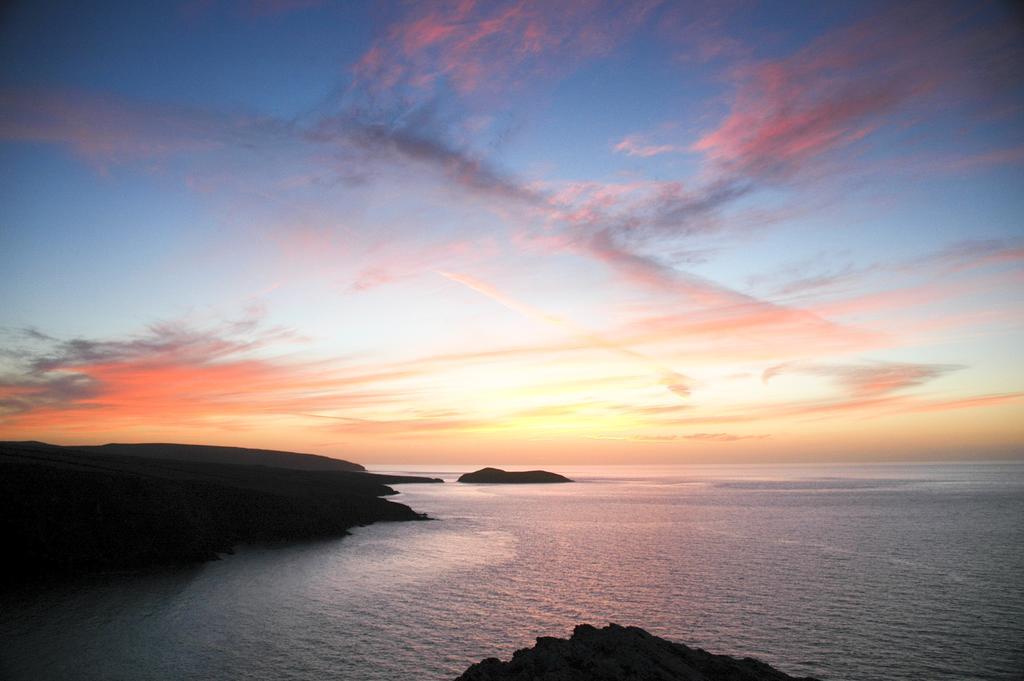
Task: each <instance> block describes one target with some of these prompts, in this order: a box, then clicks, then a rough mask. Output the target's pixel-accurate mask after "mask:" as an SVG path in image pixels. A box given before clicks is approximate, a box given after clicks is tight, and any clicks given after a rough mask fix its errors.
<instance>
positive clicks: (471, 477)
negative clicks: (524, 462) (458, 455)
mask: <svg viewBox="0 0 1024 681" xmlns="http://www.w3.org/2000/svg"><path fill="white" fill-rule="evenodd" d="M459 482H486V483H535V482H572V480H570V479H569V478H567V477H565V476H564V475H559V474H558V473H549V472H548V471H503V470H501V469H500V468H481V469H480V470H478V471H474V472H472V473H466V474H465V475H461V476H459Z"/></svg>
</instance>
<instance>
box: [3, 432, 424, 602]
mask: <svg viewBox="0 0 1024 681" xmlns="http://www.w3.org/2000/svg"><path fill="white" fill-rule="evenodd" d="M399 482H433V480H430V479H427V478H402V477H398V476H375V475H373V474H370V473H360V472H350V471H338V470H333V471H332V470H315V471H311V470H295V469H290V468H281V467H269V466H249V465H240V464H227V463H209V462H199V461H178V460H170V459H154V458H148V457H138V456H132V455H117V456H112V455H101V454H96V453H95V450H93V449H84V450H83V449H78V448H72V447H57V446H53V445H43V444H41V443H0V541H2V542H3V545H4V549H5V550H4V553H5V555H6V556H7V558H6V559H5V564H6V569H7V572H8V574H9V575H12V576H13V577H14V582H17V581H23V580H26V579H31V578H34V577H45V576H48V575H57V574H79V573H84V572H94V571H110V570H130V569H137V568H144V567H149V566H156V565H169V564H181V563H192V562H200V561H205V560H211V559H215V558H216V557H217V554H218V553H225V552H230V551H231V549H232V547H233V546H234V545H236V544H240V543H252V542H266V541H284V540H294V539H307V538H314V537H331V536H342V535H344V534H346V533H347V532H348V530H349V529H351V528H352V527H356V526H359V525H366V524H369V523H373V522H377V521H385V520H418V519H422V518H423V517H424V516H422V515H421V514H419V513H416V512H415V511H413V510H412V509H410V508H409V507H408V506H405V505H404V504H399V503H395V502H392V501H389V500H387V499H383V498H381V497H383V496H387V495H391V494H395V492H394V490H392V489H391V488H390V487H388V486H387V484H385V483H399ZM438 482H439V481H438Z"/></svg>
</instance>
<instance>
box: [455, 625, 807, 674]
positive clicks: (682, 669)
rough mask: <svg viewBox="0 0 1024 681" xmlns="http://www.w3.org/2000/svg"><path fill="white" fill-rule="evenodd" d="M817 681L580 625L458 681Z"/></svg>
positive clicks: (638, 633) (629, 632)
mask: <svg viewBox="0 0 1024 681" xmlns="http://www.w3.org/2000/svg"><path fill="white" fill-rule="evenodd" d="M535 679H544V681H815V680H814V679H812V678H810V677H803V678H800V679H798V678H797V677H793V676H789V675H788V674H784V673H782V672H780V671H779V670H777V669H775V668H773V667H771V666H769V665H767V664H765V663H764V662H760V661H758V660H755V659H753V658H749V657H748V658H744V659H738V658H735V657H729V656H728V655H713V654H711V653H709V652H707V651H705V650H702V649H700V648H690V647H688V646H685V645H683V644H681V643H673V642H672V641H667V640H665V639H663V638H658V637H657V636H654V635H652V634H649V633H647V632H646V631H644V630H643V629H640V628H638V627H620V626H619V625H617V624H609V625H608V626H607V627H605V628H604V629H596V628H595V627H592V626H590V625H589V624H581V625H579V626H578V627H576V629H575V630H574V631H573V633H572V638H570V639H564V638H553V637H548V636H545V637H541V638H538V639H537V645H535V646H534V647H533V648H524V649H523V650H517V651H516V652H515V653H514V654H513V655H512V659H511V660H509V661H508V662H502V661H501V660H499V659H497V658H494V657H491V658H488V659H486V660H483V661H482V662H478V663H477V664H474V665H473V666H471V667H470V668H469V669H467V670H466V671H465V672H464V673H463V674H462V676H460V677H459V678H458V679H456V681H534V680H535Z"/></svg>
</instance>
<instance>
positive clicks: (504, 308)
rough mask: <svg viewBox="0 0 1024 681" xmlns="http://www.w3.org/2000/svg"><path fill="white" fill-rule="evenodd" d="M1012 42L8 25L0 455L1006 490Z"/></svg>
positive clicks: (998, 16) (717, 32)
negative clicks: (834, 466)
mask: <svg viewBox="0 0 1024 681" xmlns="http://www.w3.org/2000/svg"><path fill="white" fill-rule="evenodd" d="M101 5H102V6H101ZM1022 21H1024V19H1022V15H1021V14H1020V13H1019V12H1018V10H1016V9H1015V8H1014V7H1013V5H1012V4H1010V3H1006V4H1003V3H999V2H992V3H979V2H966V3H963V4H948V5H944V4H941V3H935V2H927V3H921V4H913V3H910V4H908V3H851V2H837V3H829V2H795V1H792V2H791V1H786V2H778V3H758V2H709V3H706V4H698V3H676V2H657V1H653V0H652V1H650V2H643V1H639V2H628V3H608V2H600V1H572V2H550V1H547V2H502V3H484V2H473V1H472V0H462V1H459V2H424V3H392V4H386V3H376V2H338V3H332V2H317V1H316V0H250V1H244V0H231V1H225V2H218V1H216V0H209V1H203V0H190V1H186V2H181V3H173V2H171V3H146V2H125V3H83V2H66V3H50V2H45V3H44V2H23V3H20V4H19V3H15V5H14V6H13V7H10V8H7V9H5V10H3V11H2V13H0V64H2V66H0V159H2V160H0V206H2V207H3V208H2V210H0V272H2V278H0V439H36V440H44V441H50V442H57V443H64V444H73V443H103V442H111V441H115V442H143V441H149V442H152V441H164V442H166V441H173V442H196V443H209V444H225V445H241V446H255V447H266V448H279V449H290V450H296V451H309V452H317V453H323V454H331V455H336V456H341V457H344V458H350V459H353V460H356V461H360V462H362V463H367V464H373V463H388V462H394V463H424V462H474V463H524V464H526V463H530V464H536V463H540V464H543V463H631V462H635V463H677V462H678V463H686V462H730V461H797V460H808V461H809V460H818V461H828V460H903V459H950V458H985V459H988V458H1005V457H1022V456H1024V360H1022V349H1021V348H1024V124H1022V120H1024V28H1022V26H1024V23H1022Z"/></svg>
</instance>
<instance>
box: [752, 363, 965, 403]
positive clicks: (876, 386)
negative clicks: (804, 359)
mask: <svg viewBox="0 0 1024 681" xmlns="http://www.w3.org/2000/svg"><path fill="white" fill-rule="evenodd" d="M963 368H964V367H963V366H960V365H956V364H914V363H908V362H865V363H862V364H841V365H835V364H807V363H800V362H790V363H787V364H778V365H775V366H772V367H769V368H767V369H765V370H764V373H763V374H762V376H761V378H762V380H763V381H764V382H765V383H767V382H768V381H770V380H771V379H772V378H774V377H776V376H779V375H781V374H793V373H797V374H805V375H812V376H824V377H827V378H831V379H833V380H834V381H836V382H837V383H838V384H839V385H840V386H842V388H843V389H844V390H845V391H846V392H847V393H849V394H850V395H851V396H853V397H857V398H871V397H874V396H881V395H886V394H889V393H893V392H899V391H902V390H906V389H908V388H915V387H918V386H921V385H924V384H925V383H928V382H929V381H933V380H935V379H937V378H940V377H941V376H944V375H946V374H948V373H950V372H952V371H957V370H959V369H963Z"/></svg>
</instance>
